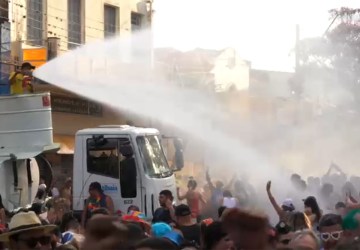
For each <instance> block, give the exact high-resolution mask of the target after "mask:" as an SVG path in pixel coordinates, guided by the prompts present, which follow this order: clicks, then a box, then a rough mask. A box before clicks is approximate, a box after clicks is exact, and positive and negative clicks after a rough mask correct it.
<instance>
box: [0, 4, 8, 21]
mask: <svg viewBox="0 0 360 250" xmlns="http://www.w3.org/2000/svg"><path fill="white" fill-rule="evenodd" d="M8 21H9V2H8V1H0V24H2V23H4V22H8Z"/></svg>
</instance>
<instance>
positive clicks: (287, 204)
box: [281, 198, 295, 210]
mask: <svg viewBox="0 0 360 250" xmlns="http://www.w3.org/2000/svg"><path fill="white" fill-rule="evenodd" d="M281 205H282V206H283V207H287V208H291V209H293V210H294V208H295V206H294V203H293V200H292V199H290V198H287V199H285V200H284V201H283V203H282V204H281Z"/></svg>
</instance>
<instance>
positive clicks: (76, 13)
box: [68, 0, 82, 49]
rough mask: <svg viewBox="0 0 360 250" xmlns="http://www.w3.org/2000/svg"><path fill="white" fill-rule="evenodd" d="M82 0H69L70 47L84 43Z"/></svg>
mask: <svg viewBox="0 0 360 250" xmlns="http://www.w3.org/2000/svg"><path fill="white" fill-rule="evenodd" d="M81 3H82V0H68V48H69V49H73V48H76V47H77V46H79V44H81V43H82V15H81V13H82V4H81Z"/></svg>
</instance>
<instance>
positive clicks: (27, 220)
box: [0, 212, 56, 250]
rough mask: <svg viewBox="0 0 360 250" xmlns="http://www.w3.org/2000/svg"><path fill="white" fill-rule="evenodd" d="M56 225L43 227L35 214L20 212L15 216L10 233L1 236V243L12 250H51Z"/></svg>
mask: <svg viewBox="0 0 360 250" xmlns="http://www.w3.org/2000/svg"><path fill="white" fill-rule="evenodd" d="M55 228H56V226H55V225H42V224H41V221H40V219H39V218H38V217H37V216H36V214H35V213H34V212H20V213H18V214H16V215H14V216H13V218H12V219H11V221H10V223H9V231H8V232H7V233H3V234H1V235H0V242H4V243H6V244H7V245H8V246H9V249H10V250H28V249H39V250H50V249H51V232H52V231H53V230H54V229H55Z"/></svg>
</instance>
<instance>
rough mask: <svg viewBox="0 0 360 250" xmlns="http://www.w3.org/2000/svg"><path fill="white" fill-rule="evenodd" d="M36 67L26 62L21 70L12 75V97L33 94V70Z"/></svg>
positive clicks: (10, 78)
mask: <svg viewBox="0 0 360 250" xmlns="http://www.w3.org/2000/svg"><path fill="white" fill-rule="evenodd" d="M34 69H35V66H32V65H31V64H30V63H28V62H25V63H23V64H22V65H21V68H20V70H16V71H14V72H12V73H11V74H10V77H9V80H10V92H11V94H12V95H21V94H24V93H32V92H33V90H32V84H31V81H32V70H34Z"/></svg>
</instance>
